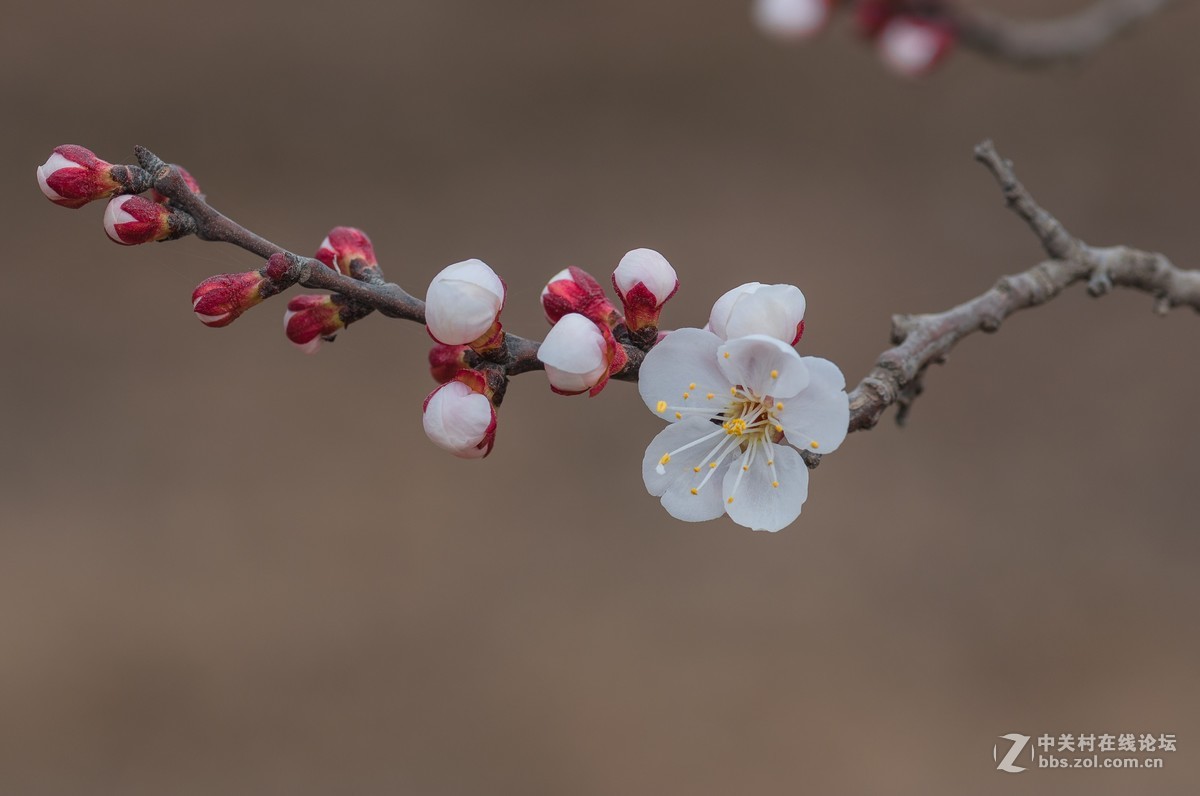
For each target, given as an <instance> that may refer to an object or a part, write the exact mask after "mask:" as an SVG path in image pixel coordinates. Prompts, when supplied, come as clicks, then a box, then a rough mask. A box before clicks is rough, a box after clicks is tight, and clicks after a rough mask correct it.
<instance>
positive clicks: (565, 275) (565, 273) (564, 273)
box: [542, 268, 575, 298]
mask: <svg viewBox="0 0 1200 796" xmlns="http://www.w3.org/2000/svg"><path fill="white" fill-rule="evenodd" d="M562 281H567V282H574V281H575V280H574V279H572V278H571V272H570V270H568V269H566V268H564V269H562V270H561V271H559V272H558V273H557V274H555V275H554V276H552V277H550V281H548V282H546V286H545V287H544V288H542V298H545V297H546V294H547V293H549V292H550V284H551V283H552V282H562Z"/></svg>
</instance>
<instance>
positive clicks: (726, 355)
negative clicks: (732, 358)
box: [725, 351, 729, 359]
mask: <svg viewBox="0 0 1200 796" xmlns="http://www.w3.org/2000/svg"><path fill="white" fill-rule="evenodd" d="M725 358H726V359H729V352H728V351H726V352H725Z"/></svg>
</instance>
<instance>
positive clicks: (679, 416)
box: [675, 412, 683, 420]
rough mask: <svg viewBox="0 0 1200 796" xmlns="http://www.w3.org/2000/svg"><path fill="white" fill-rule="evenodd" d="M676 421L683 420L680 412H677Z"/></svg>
mask: <svg viewBox="0 0 1200 796" xmlns="http://www.w3.org/2000/svg"><path fill="white" fill-rule="evenodd" d="M675 419H676V420H682V419H683V415H681V414H680V413H679V412H676V413H675Z"/></svg>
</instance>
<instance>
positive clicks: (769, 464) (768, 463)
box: [767, 459, 775, 467]
mask: <svg viewBox="0 0 1200 796" xmlns="http://www.w3.org/2000/svg"><path fill="white" fill-rule="evenodd" d="M774 466H775V460H774V459H769V460H768V461H767V467H774Z"/></svg>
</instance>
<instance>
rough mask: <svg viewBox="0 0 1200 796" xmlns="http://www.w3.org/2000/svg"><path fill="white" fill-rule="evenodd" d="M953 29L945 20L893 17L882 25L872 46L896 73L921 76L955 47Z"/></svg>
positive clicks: (905, 75) (927, 72)
mask: <svg viewBox="0 0 1200 796" xmlns="http://www.w3.org/2000/svg"><path fill="white" fill-rule="evenodd" d="M955 38H956V37H955V34H954V29H953V28H951V27H950V26H949V25H948V24H947V23H945V22H939V21H937V20H933V19H920V18H917V17H895V18H893V19H892V20H891V21H889V22H888V23H887V24H886V25H884V26H883V30H882V31H880V33H879V38H878V39H877V40H876V43H875V46H876V47H877V48H878V50H879V57H880V58H882V59H883V63H884V64H885V65H886V66H887V67H888V68H889V69H891V70H892V71H893V72H895V73H896V74H898V75H902V76H904V77H921V76H922V75H927V74H929V72H931V71H932V70H933V68H934V67H936V66H937V65H938V64H940V63H941V62H942V61H943V60H945V58H946V56H947V55H949V54H950V51H951V49H952V48H953V46H954V40H955Z"/></svg>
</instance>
